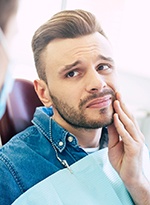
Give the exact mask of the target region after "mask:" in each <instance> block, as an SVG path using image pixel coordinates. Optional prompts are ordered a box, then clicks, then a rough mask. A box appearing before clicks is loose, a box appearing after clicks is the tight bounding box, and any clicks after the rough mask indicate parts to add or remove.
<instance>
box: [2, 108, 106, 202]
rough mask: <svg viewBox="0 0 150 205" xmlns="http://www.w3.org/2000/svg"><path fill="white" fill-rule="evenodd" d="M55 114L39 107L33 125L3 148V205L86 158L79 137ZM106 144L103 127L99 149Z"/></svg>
mask: <svg viewBox="0 0 150 205" xmlns="http://www.w3.org/2000/svg"><path fill="white" fill-rule="evenodd" d="M52 115H53V110H52V108H45V107H39V108H37V109H36V112H35V114H34V118H33V120H32V123H33V125H32V126H30V127H28V128H27V129H26V130H24V131H23V132H20V133H19V134H17V135H16V136H14V137H13V138H12V139H11V140H10V141H9V142H8V143H7V144H5V145H4V146H3V147H2V148H1V149H0V176H2V177H1V179H0V193H1V194H0V204H3V205H5V204H6V205H9V204H11V203H12V202H13V201H14V200H15V199H16V198H18V197H19V196H20V195H21V194H23V193H24V192H25V191H26V190H28V189H29V188H31V187H32V186H34V185H35V184H37V183H38V182H40V181H42V180H43V179H45V178H47V177H48V176H50V175H52V174H54V173H55V172H57V171H59V170H60V169H63V168H64V167H67V166H70V165H72V164H73V163H75V162H77V161H78V160H80V159H82V158H83V157H85V156H87V153H86V152H85V151H84V150H83V149H82V148H81V147H79V145H78V141H77V138H76V137H75V136H74V135H73V134H71V133H69V132H68V131H67V130H65V129H64V128H63V127H61V126H60V125H59V124H57V123H56V122H55V121H54V120H52V118H51V117H52ZM107 143H108V134H107V128H103V130H102V136H101V140H100V148H103V147H105V146H106V145H107Z"/></svg>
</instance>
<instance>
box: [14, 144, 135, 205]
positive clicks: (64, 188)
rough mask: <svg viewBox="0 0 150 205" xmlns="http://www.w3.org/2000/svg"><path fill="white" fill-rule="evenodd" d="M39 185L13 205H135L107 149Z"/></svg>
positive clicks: (87, 157)
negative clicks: (109, 158) (110, 159)
mask: <svg viewBox="0 0 150 205" xmlns="http://www.w3.org/2000/svg"><path fill="white" fill-rule="evenodd" d="M70 169H71V172H70V171H69V170H67V169H63V170H61V171H59V172H57V173H55V174H53V175H51V176H50V177H48V178H47V179H45V180H43V181H42V182H40V183H38V184H37V185H35V186H34V187H32V188H31V189H29V190H28V191H27V192H26V193H25V194H23V195H22V196H21V197H19V199H17V200H16V201H15V202H14V203H13V205H20V204H21V205H41V204H44V205H77V204H78V205H83V204H86V205H99V204H102V205H110V204H113V205H133V204H134V203H133V201H132V199H131V197H130V195H129V193H128V192H127V190H126V188H125V186H124V184H123V182H122V180H121V179H120V177H119V176H118V174H117V173H116V172H115V170H114V169H113V168H112V166H111V164H110V163H109V160H108V153H107V148H105V149H103V150H101V151H98V152H95V153H94V154H91V155H89V156H86V157H85V158H83V159H81V160H79V161H78V162H76V163H74V164H73V165H71V167H70Z"/></svg>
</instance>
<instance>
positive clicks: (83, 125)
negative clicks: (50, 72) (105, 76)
mask: <svg viewBox="0 0 150 205" xmlns="http://www.w3.org/2000/svg"><path fill="white" fill-rule="evenodd" d="M107 94H109V95H111V96H112V103H113V101H114V100H115V93H114V91H112V90H111V89H109V90H108V89H107V90H104V91H103V92H101V93H98V94H92V95H90V96H88V97H87V98H85V99H83V100H81V101H80V103H79V106H78V107H79V108H78V110H77V109H75V108H74V107H71V106H69V104H68V103H67V102H64V101H63V100H60V99H58V98H57V97H56V96H54V95H53V94H52V93H51V92H50V90H49V95H50V97H51V99H52V101H53V107H55V109H56V110H57V112H58V113H59V115H60V116H61V117H62V118H63V120H65V121H66V122H67V123H68V124H70V125H71V126H73V127H75V128H76V129H98V128H101V127H105V126H108V125H110V124H111V123H112V122H113V113H114V110H113V107H112V105H110V106H109V107H108V108H103V109H100V110H99V113H98V117H97V119H92V117H88V116H87V114H86V113H85V109H84V105H86V103H88V102H89V101H90V100H93V99H96V98H99V97H103V96H105V95H107ZM68 101H69V100H68ZM93 112H94V111H93Z"/></svg>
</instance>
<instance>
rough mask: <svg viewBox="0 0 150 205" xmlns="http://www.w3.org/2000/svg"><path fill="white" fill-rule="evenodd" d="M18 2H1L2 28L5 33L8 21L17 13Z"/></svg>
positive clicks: (0, 20) (11, 0)
mask: <svg viewBox="0 0 150 205" xmlns="http://www.w3.org/2000/svg"><path fill="white" fill-rule="evenodd" d="M17 9H18V0H0V27H1V29H2V30H3V32H4V33H5V31H6V28H7V24H8V21H9V20H10V18H11V16H12V15H13V14H15V13H16V12H17Z"/></svg>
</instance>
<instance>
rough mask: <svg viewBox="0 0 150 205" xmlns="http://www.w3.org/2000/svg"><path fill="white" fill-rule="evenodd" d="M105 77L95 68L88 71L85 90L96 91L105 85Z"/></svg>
mask: <svg viewBox="0 0 150 205" xmlns="http://www.w3.org/2000/svg"><path fill="white" fill-rule="evenodd" d="M105 80H106V79H105V77H104V76H103V75H100V74H99V73H98V72H97V71H96V70H93V71H92V72H89V73H88V77H87V81H86V83H87V84H86V91H87V92H89V93H97V92H99V91H101V90H103V88H105V87H106V86H107V83H106V81H105Z"/></svg>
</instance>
